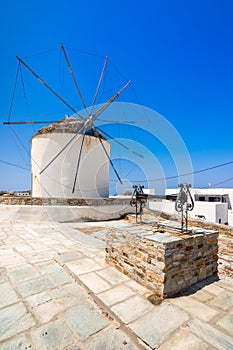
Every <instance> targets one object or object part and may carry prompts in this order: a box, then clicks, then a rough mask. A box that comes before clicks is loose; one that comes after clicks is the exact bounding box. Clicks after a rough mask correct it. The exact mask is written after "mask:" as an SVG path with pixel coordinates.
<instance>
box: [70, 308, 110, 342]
mask: <svg viewBox="0 0 233 350" xmlns="http://www.w3.org/2000/svg"><path fill="white" fill-rule="evenodd" d="M66 318H67V320H68V321H69V322H70V323H71V325H72V327H73V328H74V330H75V331H76V332H77V334H78V336H79V337H80V338H81V339H85V338H87V337H89V336H90V335H92V334H94V333H96V332H99V331H100V330H102V329H104V328H105V327H107V326H108V325H109V321H108V320H107V319H106V318H104V317H103V316H102V315H101V314H100V313H99V311H97V310H96V309H95V308H94V307H93V305H92V304H90V303H89V302H86V303H84V304H82V305H77V306H75V307H73V308H72V309H71V310H70V311H68V312H67V313H66Z"/></svg>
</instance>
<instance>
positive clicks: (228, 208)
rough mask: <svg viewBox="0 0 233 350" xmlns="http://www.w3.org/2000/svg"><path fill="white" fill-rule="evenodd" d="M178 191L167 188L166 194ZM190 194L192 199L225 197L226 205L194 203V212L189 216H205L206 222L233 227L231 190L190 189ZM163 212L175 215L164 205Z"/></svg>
mask: <svg viewBox="0 0 233 350" xmlns="http://www.w3.org/2000/svg"><path fill="white" fill-rule="evenodd" d="M178 192H179V189H178V188H177V189H174V188H169V189H166V194H174V193H178ZM191 194H192V196H193V198H195V196H198V197H199V196H205V197H206V198H208V196H227V198H228V203H220V202H203V201H195V205H194V210H193V211H192V212H190V216H191V217H194V216H193V214H194V215H200V216H202V215H203V216H206V220H207V221H210V222H215V223H219V219H221V223H223V224H225V223H227V222H228V224H229V225H230V226H233V189H232V188H205V189H202V188H201V189H199V188H191ZM164 208H165V210H164V211H165V212H168V213H172V214H175V213H176V212H175V211H172V212H171V211H167V208H169V207H168V206H167V205H164Z"/></svg>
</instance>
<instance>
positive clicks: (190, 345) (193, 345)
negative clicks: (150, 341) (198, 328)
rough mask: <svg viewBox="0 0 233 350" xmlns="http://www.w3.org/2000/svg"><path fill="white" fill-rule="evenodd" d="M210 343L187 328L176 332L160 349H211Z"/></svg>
mask: <svg viewBox="0 0 233 350" xmlns="http://www.w3.org/2000/svg"><path fill="white" fill-rule="evenodd" d="M208 348H209V345H208V344H207V343H205V342H203V341H202V340H201V339H199V338H198V337H197V336H196V335H194V334H192V333H191V332H188V331H187V330H186V329H184V330H183V329H180V330H179V331H178V332H175V333H174V334H173V335H172V336H171V337H169V339H168V341H166V342H165V343H164V344H163V345H162V346H160V347H159V350H184V349H185V350H210V349H208Z"/></svg>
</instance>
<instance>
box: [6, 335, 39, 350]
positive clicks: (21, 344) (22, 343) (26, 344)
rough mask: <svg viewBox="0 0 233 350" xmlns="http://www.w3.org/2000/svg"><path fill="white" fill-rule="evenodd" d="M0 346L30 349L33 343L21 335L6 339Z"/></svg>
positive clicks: (8, 348)
mask: <svg viewBox="0 0 233 350" xmlns="http://www.w3.org/2000/svg"><path fill="white" fill-rule="evenodd" d="M0 346H1V350H27V349H28V350H31V349H32V346H33V344H32V342H31V341H30V340H28V339H27V338H26V337H25V336H22V337H17V338H15V339H13V340H10V341H7V342H6V343H4V344H1V345H0Z"/></svg>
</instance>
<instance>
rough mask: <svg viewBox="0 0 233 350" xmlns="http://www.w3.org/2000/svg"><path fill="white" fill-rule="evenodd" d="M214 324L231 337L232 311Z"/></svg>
mask: <svg viewBox="0 0 233 350" xmlns="http://www.w3.org/2000/svg"><path fill="white" fill-rule="evenodd" d="M216 324H217V325H218V326H220V327H221V328H222V329H223V330H225V331H227V332H228V334H230V335H231V336H232V337H233V313H230V314H228V315H225V316H224V317H222V318H221V319H220V320H218V322H217V323H216Z"/></svg>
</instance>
